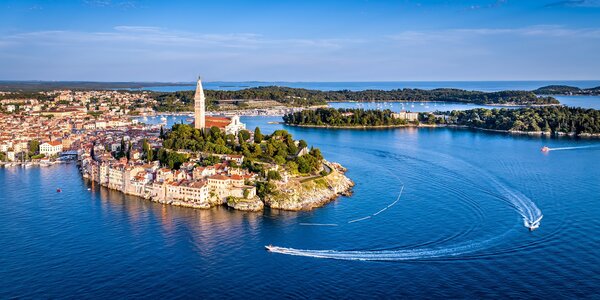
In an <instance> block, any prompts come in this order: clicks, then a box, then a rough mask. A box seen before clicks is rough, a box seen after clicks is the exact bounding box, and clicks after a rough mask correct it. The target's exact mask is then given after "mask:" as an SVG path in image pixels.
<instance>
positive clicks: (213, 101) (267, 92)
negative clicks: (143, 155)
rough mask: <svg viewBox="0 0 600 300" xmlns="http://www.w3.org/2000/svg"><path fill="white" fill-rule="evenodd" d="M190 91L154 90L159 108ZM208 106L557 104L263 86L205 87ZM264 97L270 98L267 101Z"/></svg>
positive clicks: (180, 104)
mask: <svg viewBox="0 0 600 300" xmlns="http://www.w3.org/2000/svg"><path fill="white" fill-rule="evenodd" d="M193 96H194V93H193V91H179V92H170V93H166V92H165V93H154V97H155V98H156V99H157V101H158V103H159V105H158V106H157V107H156V109H157V110H159V111H189V110H191V109H192V106H191V105H192V102H193ZM206 98H207V99H208V101H209V103H207V105H209V107H211V108H213V109H217V108H219V107H221V106H223V104H228V105H229V107H230V108H233V109H240V108H252V107H253V106H257V105H259V106H260V103H261V102H265V101H266V102H267V103H268V104H282V105H286V106H294V107H299V106H318V105H326V104H327V103H329V102H348V101H351V102H370V101H395V102H413V101H424V102H461V103H474V104H486V105H506V106H530V105H558V104H560V102H559V101H558V100H557V99H555V98H554V97H550V96H538V95H536V94H535V93H533V92H528V91H500V92H479V91H467V90H460V89H447V88H446V89H433V90H423V89H408V88H405V89H396V90H389V91H386V90H364V91H349V90H342V91H320V90H309V89H301V88H290V87H278V86H265V87H256V88H248V89H243V90H238V91H221V90H206ZM268 101H271V103H269V102H268Z"/></svg>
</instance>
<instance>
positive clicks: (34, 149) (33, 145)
mask: <svg viewBox="0 0 600 300" xmlns="http://www.w3.org/2000/svg"><path fill="white" fill-rule="evenodd" d="M39 151H40V141H38V140H31V141H29V156H33V155H35V154H36V153H38V152H39Z"/></svg>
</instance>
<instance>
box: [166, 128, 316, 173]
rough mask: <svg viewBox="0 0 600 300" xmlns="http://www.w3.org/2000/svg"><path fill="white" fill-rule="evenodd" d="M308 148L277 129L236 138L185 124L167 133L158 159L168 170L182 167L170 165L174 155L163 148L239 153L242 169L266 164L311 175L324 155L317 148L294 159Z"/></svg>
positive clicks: (243, 133) (257, 130)
mask: <svg viewBox="0 0 600 300" xmlns="http://www.w3.org/2000/svg"><path fill="white" fill-rule="evenodd" d="M307 147H308V145H307V143H306V141H304V140H300V141H298V142H297V143H296V142H295V141H294V139H293V137H292V135H291V134H290V133H288V132H287V131H286V130H276V131H275V132H273V133H272V134H270V135H264V134H262V133H261V131H260V128H258V127H256V128H255V130H254V133H253V134H251V133H250V132H249V131H247V130H242V131H240V132H239V133H238V135H237V137H236V136H235V135H233V134H225V133H224V132H222V131H221V130H219V128H217V127H212V128H210V129H206V130H199V129H195V128H194V127H192V126H190V125H187V124H176V125H173V128H172V130H171V131H170V132H168V133H167V134H166V136H165V139H164V141H163V148H161V150H159V152H158V159H159V160H161V162H163V161H164V162H165V163H166V164H168V165H170V166H171V167H173V166H177V165H180V164H181V162H176V163H169V154H170V153H176V152H174V151H167V150H166V149H168V150H190V151H193V152H197V151H200V152H203V153H216V154H242V155H244V165H243V167H245V168H247V169H249V170H251V171H253V172H255V173H261V172H262V171H264V170H263V165H264V164H265V163H267V164H277V165H281V166H285V167H286V169H288V171H290V172H291V173H292V174H295V173H301V174H307V173H314V172H316V171H317V170H319V169H320V167H321V161H322V160H323V156H322V155H321V151H320V150H319V149H318V148H311V149H310V150H309V151H308V153H307V154H304V155H301V156H297V153H298V152H299V150H301V149H302V148H307ZM182 162H183V161H182Z"/></svg>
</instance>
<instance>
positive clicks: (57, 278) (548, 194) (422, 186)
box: [0, 84, 600, 299]
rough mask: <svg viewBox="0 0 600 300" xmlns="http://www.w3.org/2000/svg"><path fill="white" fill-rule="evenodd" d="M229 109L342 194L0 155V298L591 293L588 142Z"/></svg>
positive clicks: (594, 170) (593, 215)
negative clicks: (278, 197)
mask: <svg viewBox="0 0 600 300" xmlns="http://www.w3.org/2000/svg"><path fill="white" fill-rule="evenodd" d="M490 85H491V84H490ZM515 88H516V87H515ZM580 99H581V100H580ZM586 99H587V98H574V99H572V101H574V103H575V104H578V103H588V102H589V103H595V101H596V100H594V99H592V100H590V99H587V100H586ZM589 103H588V104H585V105H583V104H582V105H581V106H588V105H590V104H589ZM347 105H349V106H350V105H354V104H353V103H347ZM594 105H595V104H594ZM417 106H419V107H421V105H420V104H418V103H417ZM424 106H425V105H423V107H424ZM430 108H431V109H433V107H430ZM423 109H424V108H423ZM185 118H187V117H185V116H168V123H169V125H172V124H174V123H178V122H182V121H183V122H185ZM241 120H242V122H244V123H246V125H247V128H249V129H254V128H255V127H260V128H261V130H262V131H263V132H264V133H269V132H273V131H274V130H277V129H285V130H288V131H289V132H290V133H292V134H293V136H294V137H295V138H297V139H304V140H306V141H308V143H309V144H310V145H311V146H314V147H318V148H320V149H321V150H322V152H323V155H324V156H325V157H326V158H327V159H328V160H330V161H335V162H339V163H341V164H342V165H343V166H345V167H347V168H348V172H347V173H346V175H347V176H348V177H349V178H350V179H352V180H353V181H354V182H355V184H356V186H355V187H354V193H353V195H352V196H348V197H346V196H343V197H340V198H338V199H337V200H335V201H333V202H331V203H329V204H327V205H325V206H324V207H322V208H318V209H314V210H312V211H300V212H289V211H280V210H270V209H266V210H265V211H264V212H259V213H254V212H240V211H235V210H231V209H228V208H225V207H216V208H213V209H209V210H198V209H189V208H181V207H173V206H169V205H162V204H157V203H153V202H149V201H147V200H144V199H141V198H137V197H133V196H127V195H123V194H121V193H119V192H115V191H111V190H108V189H106V188H104V187H100V186H98V185H97V184H92V183H90V182H88V181H85V180H84V179H82V178H81V176H80V174H79V173H78V170H77V166H76V165H75V164H62V165H55V166H51V167H44V168H39V167H32V168H16V167H13V168H0V191H1V192H0V245H1V247H0V278H2V280H0V297H1V298H5V299H6V298H202V299H211V298H212V299H217V298H219V299H223V298H235V299H255V298H261V299H284V298H303V299H317V298H351V299H354V298H358V299H361V298H443V299H448V298H536V299H544V298H546V299H556V298H599V297H600V289H599V288H598V287H599V286H600V250H598V249H599V246H600V234H599V232H600V218H598V216H600V197H599V195H600V159H599V158H600V140H595V139H577V138H546V137H533V136H523V135H510V134H503V133H491V132H484V131H476V130H467V129H451V128H397V129H377V130H358V129H315V128H299V127H291V126H286V125H283V124H278V123H277V122H278V121H281V118H279V117H242V119H241ZM148 122H160V120H159V119H158V118H156V119H149V121H148ZM543 146H548V147H549V148H550V151H548V152H541V151H540V148H541V147H543ZM57 188H60V189H61V190H62V192H60V193H58V192H57V191H56V190H57ZM540 217H541V221H540V227H539V228H538V229H536V230H534V231H530V230H529V229H528V228H526V227H525V226H524V221H525V220H529V221H531V220H532V219H536V220H537V219H539V218H540ZM269 245H272V246H273V247H276V248H273V249H274V250H275V251H273V252H269V251H267V250H266V249H265V246H269Z"/></svg>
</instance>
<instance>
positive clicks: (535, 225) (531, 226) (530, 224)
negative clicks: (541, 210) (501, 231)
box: [523, 215, 544, 231]
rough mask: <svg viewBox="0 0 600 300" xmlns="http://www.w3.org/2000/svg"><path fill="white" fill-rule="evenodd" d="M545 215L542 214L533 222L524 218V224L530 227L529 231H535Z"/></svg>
mask: <svg viewBox="0 0 600 300" xmlns="http://www.w3.org/2000/svg"><path fill="white" fill-rule="evenodd" d="M543 217H544V215H541V216H540V217H539V218H537V219H536V220H535V221H533V222H532V221H529V220H527V219H525V218H523V225H524V226H525V227H527V228H529V231H534V230H536V229H538V228H539V227H540V221H541V220H542V218H543Z"/></svg>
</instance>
